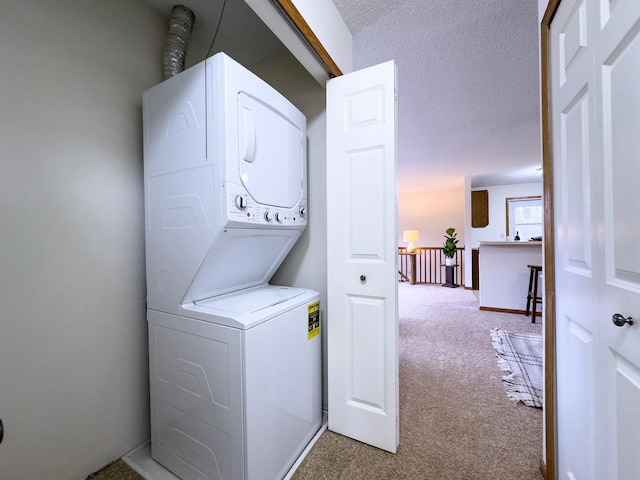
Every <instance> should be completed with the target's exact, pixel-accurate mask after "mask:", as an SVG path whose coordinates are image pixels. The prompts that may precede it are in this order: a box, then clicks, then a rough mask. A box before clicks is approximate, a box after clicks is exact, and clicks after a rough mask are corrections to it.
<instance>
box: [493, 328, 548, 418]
mask: <svg viewBox="0 0 640 480" xmlns="http://www.w3.org/2000/svg"><path fill="white" fill-rule="evenodd" d="M491 340H492V343H493V348H495V350H496V354H497V356H498V366H499V367H500V369H501V370H502V371H503V372H504V373H506V375H503V376H502V380H503V383H504V388H505V390H506V392H507V397H508V398H509V399H510V400H511V401H513V402H514V403H517V402H522V403H524V404H525V405H528V406H530V407H540V408H541V407H542V387H543V375H542V335H540V334H537V333H513V332H508V331H506V330H498V329H493V330H491Z"/></svg>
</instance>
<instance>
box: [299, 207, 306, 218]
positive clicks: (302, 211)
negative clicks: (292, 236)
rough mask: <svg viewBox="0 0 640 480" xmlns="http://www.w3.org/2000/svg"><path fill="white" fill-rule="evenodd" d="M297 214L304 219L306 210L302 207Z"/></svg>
mask: <svg viewBox="0 0 640 480" xmlns="http://www.w3.org/2000/svg"><path fill="white" fill-rule="evenodd" d="M298 213H299V214H300V216H301V217H304V216H305V214H306V213H307V209H306V208H304V207H300V210H298Z"/></svg>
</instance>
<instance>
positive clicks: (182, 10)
mask: <svg viewBox="0 0 640 480" xmlns="http://www.w3.org/2000/svg"><path fill="white" fill-rule="evenodd" d="M195 18H196V17H195V15H194V14H193V12H192V11H191V10H189V9H188V8H187V7H183V6H182V5H176V6H175V7H173V10H172V11H171V18H170V19H169V31H168V32H167V38H166V39H165V41H164V54H163V55H162V79H163V80H166V79H168V78H171V77H173V76H174V75H177V74H178V73H180V72H181V71H183V70H184V59H185V57H186V55H187V46H188V44H189V38H190V37H191V30H192V29H193V22H194V20H195Z"/></svg>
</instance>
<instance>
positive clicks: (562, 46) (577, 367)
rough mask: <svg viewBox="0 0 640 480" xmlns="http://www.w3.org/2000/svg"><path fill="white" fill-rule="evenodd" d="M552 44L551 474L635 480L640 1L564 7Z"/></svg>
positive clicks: (580, 0) (639, 420) (639, 408)
mask: <svg viewBox="0 0 640 480" xmlns="http://www.w3.org/2000/svg"><path fill="white" fill-rule="evenodd" d="M550 41H551V43H550V48H551V51H550V54H551V107H552V125H553V135H552V138H553V159H554V160H553V161H554V171H553V175H554V199H555V233H556V245H555V249H556V265H555V268H556V337H557V338H556V344H557V385H558V387H557V409H558V411H557V418H558V436H557V443H558V458H557V464H558V474H559V478H561V479H573V480H599V479H605V478H606V479H611V480H614V479H618V480H633V479H638V478H640V455H638V452H639V451H640V450H639V448H640V226H639V225H638V222H639V220H640V188H639V186H638V181H639V180H640V160H639V159H640V135H639V134H638V126H639V125H640V87H639V85H640V2H638V0H616V1H609V0H563V1H562V2H561V3H560V5H559V7H558V10H557V12H556V15H555V17H554V19H553V22H552V24H551V35H550ZM630 318H632V320H630V321H629V319H630ZM630 322H633V324H631V323H630Z"/></svg>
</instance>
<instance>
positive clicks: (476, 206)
mask: <svg viewBox="0 0 640 480" xmlns="http://www.w3.org/2000/svg"><path fill="white" fill-rule="evenodd" d="M487 225H489V191H488V190H474V191H472V192H471V226H472V227H474V228H476V227H486V226H487Z"/></svg>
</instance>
